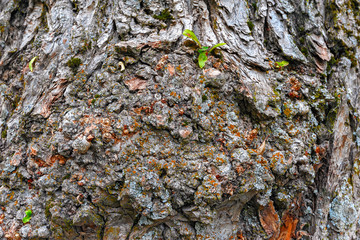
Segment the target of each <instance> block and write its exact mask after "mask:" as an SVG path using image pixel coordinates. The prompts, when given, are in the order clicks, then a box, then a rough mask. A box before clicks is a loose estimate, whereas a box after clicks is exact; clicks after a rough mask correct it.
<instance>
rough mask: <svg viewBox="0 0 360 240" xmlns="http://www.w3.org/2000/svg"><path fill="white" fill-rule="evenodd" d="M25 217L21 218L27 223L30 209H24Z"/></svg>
mask: <svg viewBox="0 0 360 240" xmlns="http://www.w3.org/2000/svg"><path fill="white" fill-rule="evenodd" d="M25 215H26V216H25V217H24V218H23V219H22V221H23V223H27V222H29V221H30V219H31V215H32V211H31V210H30V209H28V210H26V211H25Z"/></svg>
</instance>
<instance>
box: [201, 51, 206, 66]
mask: <svg viewBox="0 0 360 240" xmlns="http://www.w3.org/2000/svg"><path fill="white" fill-rule="evenodd" d="M206 61H207V56H206V52H202V53H200V54H199V67H200V68H203V67H204V66H205V63H206Z"/></svg>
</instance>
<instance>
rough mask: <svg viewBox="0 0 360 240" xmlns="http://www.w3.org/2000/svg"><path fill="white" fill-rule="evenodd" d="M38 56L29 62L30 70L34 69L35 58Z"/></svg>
mask: <svg viewBox="0 0 360 240" xmlns="http://www.w3.org/2000/svg"><path fill="white" fill-rule="evenodd" d="M37 58H38V57H37V56H36V57H33V58H32V59H31V60H30V62H29V69H30V71H33V63H34V62H35V60H36V59H37Z"/></svg>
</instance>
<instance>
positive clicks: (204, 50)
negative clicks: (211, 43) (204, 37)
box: [198, 47, 209, 53]
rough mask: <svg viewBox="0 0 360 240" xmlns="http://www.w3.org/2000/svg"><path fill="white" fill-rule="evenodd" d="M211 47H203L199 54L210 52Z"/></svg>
mask: <svg viewBox="0 0 360 240" xmlns="http://www.w3.org/2000/svg"><path fill="white" fill-rule="evenodd" d="M208 49H209V47H202V48H200V49H199V50H198V52H199V53H203V52H206V50H208Z"/></svg>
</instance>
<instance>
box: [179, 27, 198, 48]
mask: <svg viewBox="0 0 360 240" xmlns="http://www.w3.org/2000/svg"><path fill="white" fill-rule="evenodd" d="M183 35H184V36H185V37H188V38H190V39H192V40H193V41H195V42H196V43H197V44H198V45H199V47H200V48H201V44H200V42H199V40H198V39H197V37H196V35H195V33H193V31H191V30H189V29H185V31H184V32H183Z"/></svg>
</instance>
